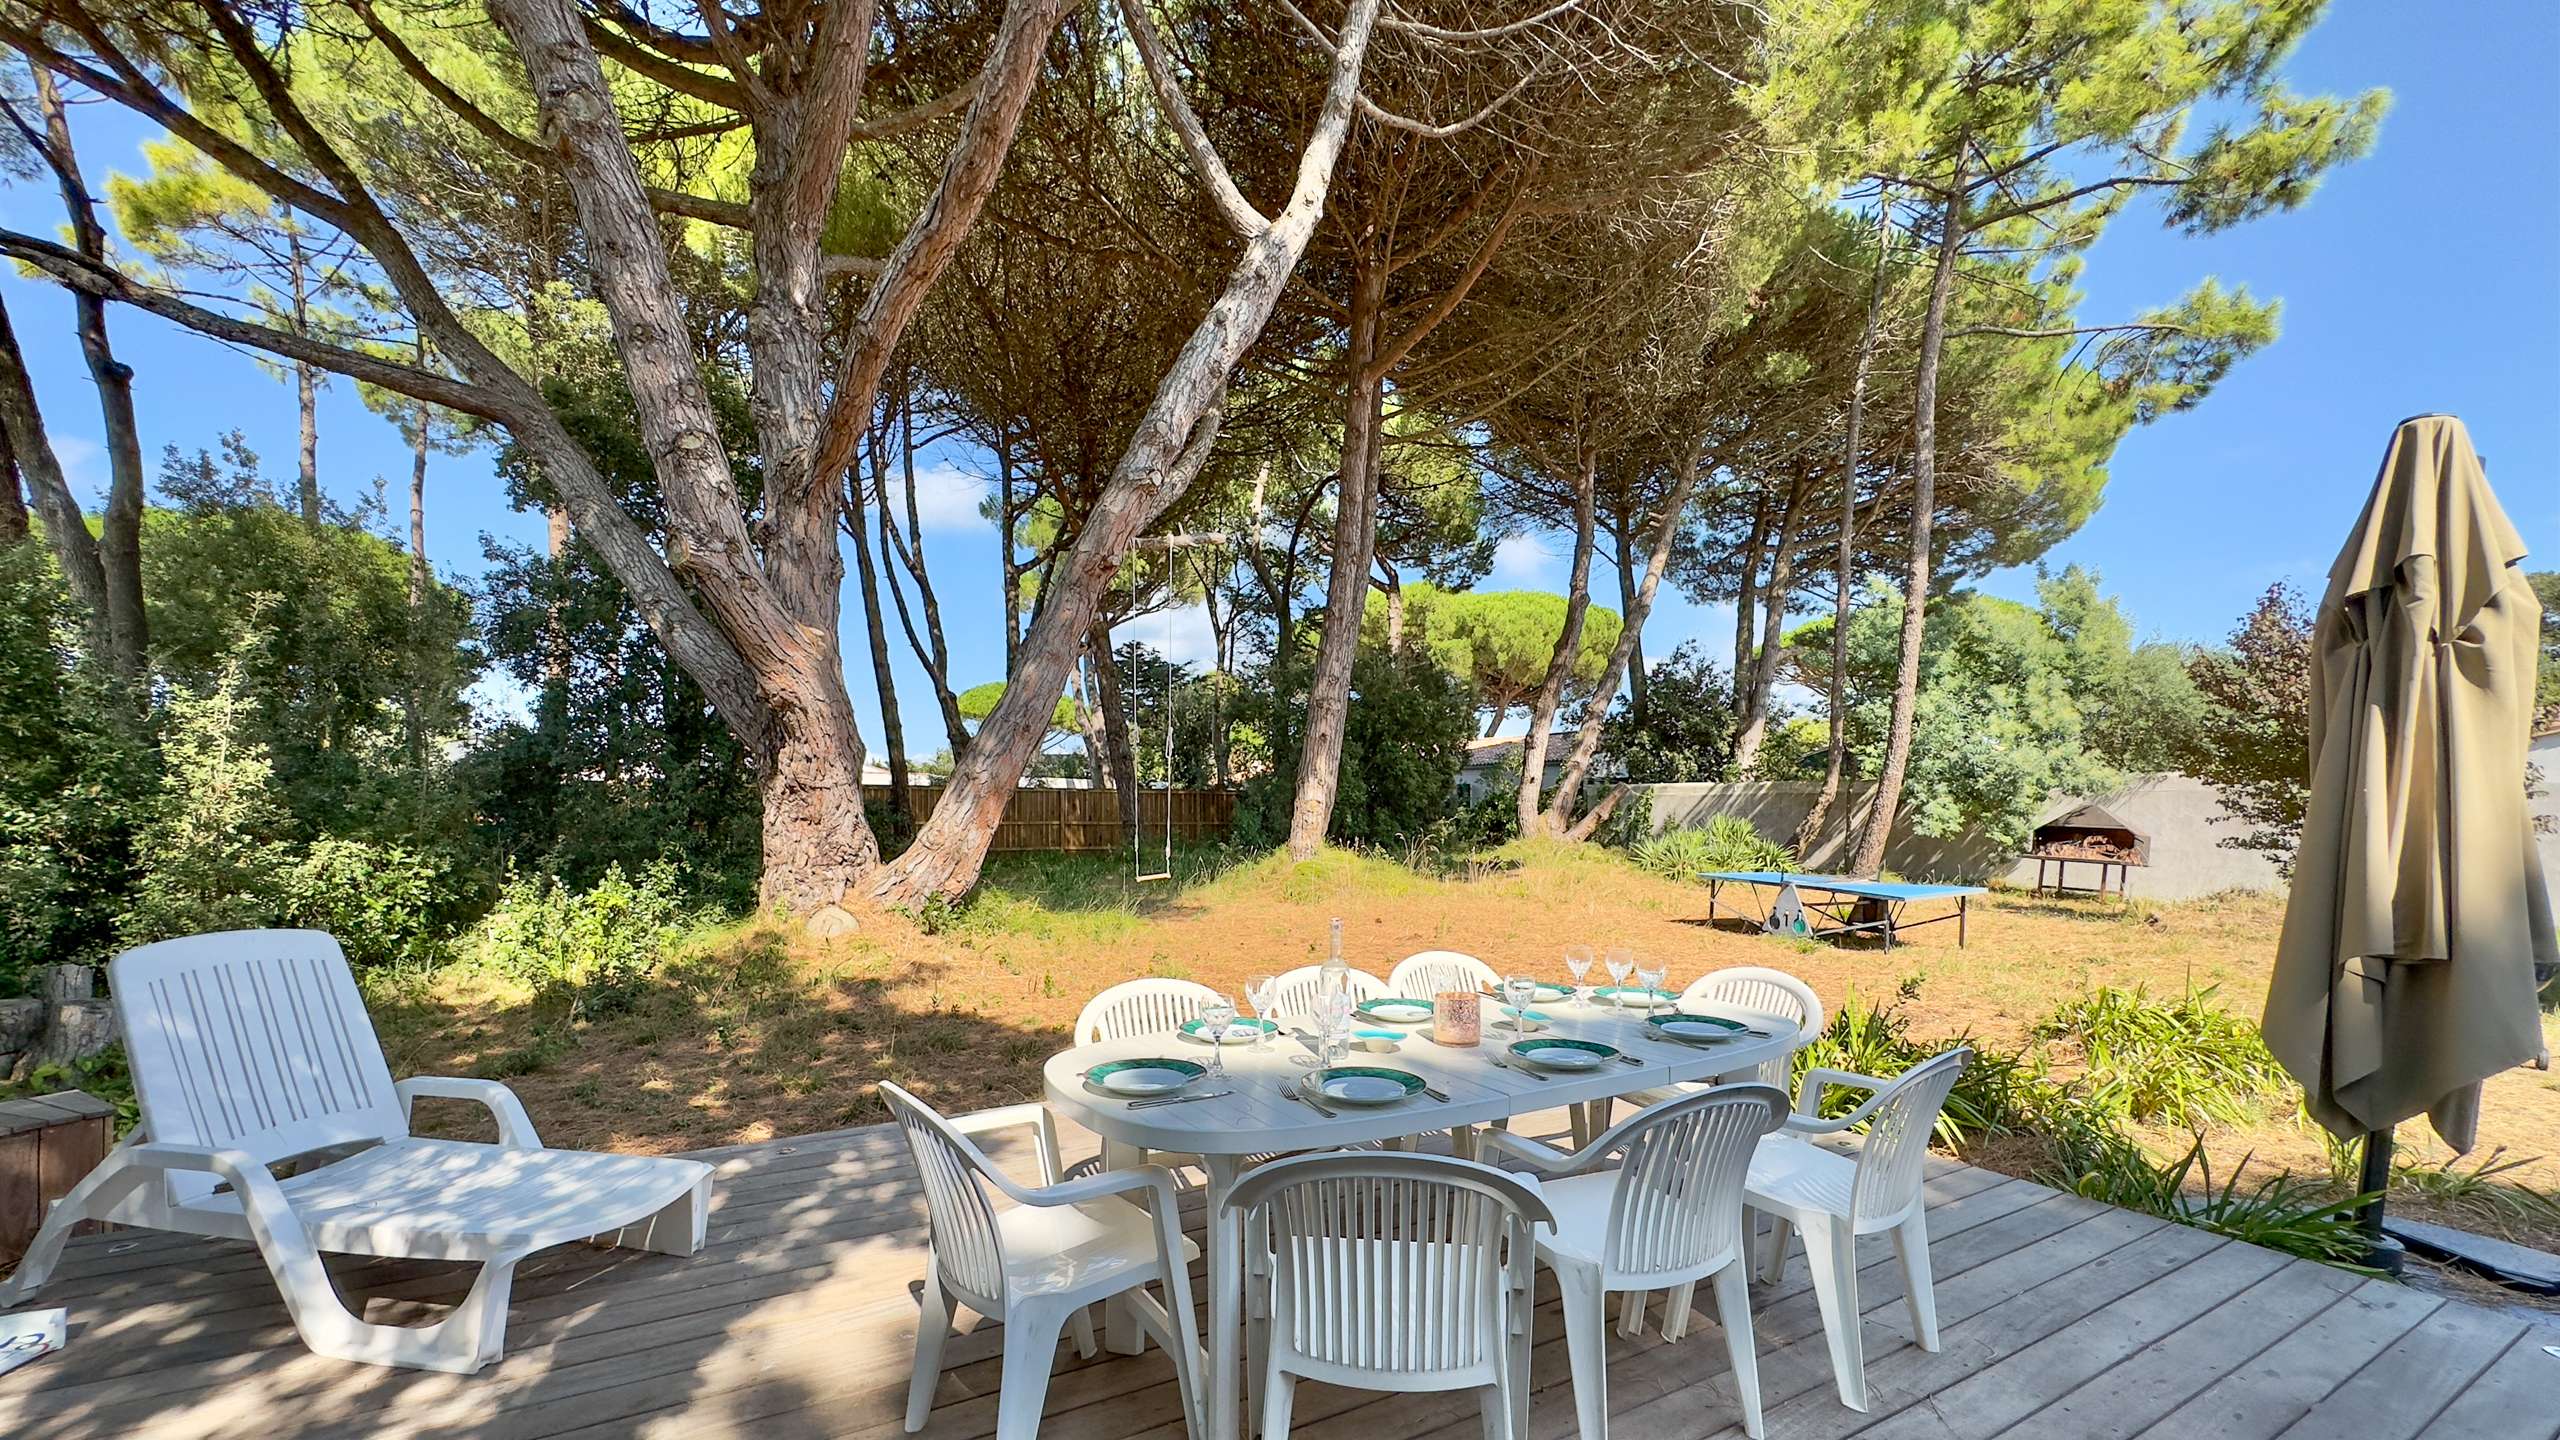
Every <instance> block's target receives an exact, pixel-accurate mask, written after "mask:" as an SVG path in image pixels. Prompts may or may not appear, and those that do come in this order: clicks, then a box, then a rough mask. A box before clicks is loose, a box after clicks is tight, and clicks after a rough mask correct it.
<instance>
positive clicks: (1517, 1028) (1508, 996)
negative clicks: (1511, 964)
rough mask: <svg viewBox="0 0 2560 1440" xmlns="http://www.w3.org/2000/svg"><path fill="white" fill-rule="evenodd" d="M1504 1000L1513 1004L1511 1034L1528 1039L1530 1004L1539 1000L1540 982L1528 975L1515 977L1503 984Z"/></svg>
mask: <svg viewBox="0 0 2560 1440" xmlns="http://www.w3.org/2000/svg"><path fill="white" fill-rule="evenodd" d="M1502 998H1503V999H1505V1000H1508V1001H1510V1002H1511V1033H1512V1034H1513V1035H1516V1036H1518V1037H1519V1038H1521V1039H1524V1040H1525V1039H1527V1038H1528V1037H1529V1002H1530V1001H1532V1000H1535V999H1537V998H1538V982H1537V981H1535V980H1532V979H1530V978H1529V977H1528V976H1526V975H1514V976H1512V977H1510V978H1509V979H1507V980H1504V981H1503V982H1502Z"/></svg>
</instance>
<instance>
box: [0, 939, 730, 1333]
mask: <svg viewBox="0 0 2560 1440" xmlns="http://www.w3.org/2000/svg"><path fill="white" fill-rule="evenodd" d="M107 974H108V977H109V983H110V984H111V986H112V987H113V989H114V992H115V998H116V1014H117V1019H118V1022H119V1024H120V1025H121V1026H122V1028H123V1031H124V1044H125V1056H126V1059H127V1061H128V1062H129V1063H130V1064H131V1065H132V1068H133V1085H134V1093H135V1097H136V1098H137V1100H139V1102H140V1104H141V1110H142V1115H141V1123H140V1124H138V1125H137V1126H136V1127H135V1128H134V1131H133V1133H132V1134H131V1135H129V1136H127V1137H126V1139H125V1141H124V1143H122V1144H120V1145H118V1146H117V1147H116V1148H115V1150H114V1151H113V1152H112V1153H110V1154H109V1155H108V1156H107V1158H106V1159H105V1160H103V1161H101V1162H99V1165H98V1168H97V1169H95V1170H93V1171H91V1172H90V1173H89V1176H88V1178H86V1179H84V1180H82V1181H81V1182H80V1183H79V1184H77V1185H75V1186H73V1187H72V1189H71V1191H70V1193H69V1194H67V1195H65V1196H64V1197H63V1198H62V1201H61V1203H59V1204H58V1205H56V1206H55V1207H54V1209H53V1212H52V1213H51V1214H50V1215H48V1216H47V1217H46V1219H45V1222H44V1226H43V1228H42V1229H40V1230H38V1231H37V1232H36V1237H35V1240H34V1242H33V1243H32V1244H31V1245H30V1246H29V1248H28V1250H27V1255H26V1259H25V1260H24V1262H23V1263H21V1265H20V1266H19V1269H18V1273H17V1276H16V1278H15V1279H13V1280H11V1281H10V1283H9V1284H8V1285H6V1286H5V1287H0V1308H6V1307H7V1306H9V1305H13V1304H15V1303H17V1302H18V1301H19V1300H21V1299H23V1298H24V1297H26V1296H28V1295H30V1294H32V1293H33V1292H34V1291H35V1290H36V1288H37V1287H38V1286H40V1285H42V1284H43V1283H44V1282H45V1280H46V1278H47V1277H48V1276H49V1275H50V1274H51V1273H52V1271H53V1267H54V1265H55V1263H56V1262H57V1261H59V1260H60V1259H61V1257H62V1245H63V1241H64V1240H65V1239H67V1238H68V1237H69V1235H70V1233H71V1231H72V1229H73V1227H75V1226H77V1225H78V1224H80V1222H82V1221H84V1220H102V1221H108V1222H111V1223H114V1224H118V1225H132V1226H138V1227H141V1228H144V1229H150V1230H169V1231H176V1232H178V1233H181V1234H187V1235H206V1236H213V1237H216V1238H219V1239H225V1240H246V1241H249V1242H250V1243H252V1244H254V1245H256V1246H257V1247H258V1254H259V1256H260V1258H262V1259H264V1260H265V1261H266V1264H267V1272H268V1274H270V1275H272V1276H273V1277H274V1278H275V1282H276V1287H277V1289H278V1290H280V1291H282V1292H283V1295H284V1303H285V1309H286V1310H287V1311H288V1312H289V1313H290V1314H291V1315H292V1317H293V1324H294V1329H295V1330H296V1331H297V1332H298V1333H299V1334H300V1335H301V1337H302V1343H303V1344H305V1345H307V1346H309V1347H310V1348H311V1350H312V1351H313V1352H314V1353H316V1354H320V1355H326V1356H330V1357H332V1358H334V1359H340V1360H356V1361H362V1362H364V1363H366V1364H372V1365H395V1366H402V1367H406V1368H410V1369H419V1370H442V1371H448V1372H452V1373H455V1374H469V1373H471V1372H473V1371H475V1370H478V1369H479V1368H480V1367H482V1366H483V1365H486V1364H488V1363H489V1362H490V1361H492V1360H495V1359H497V1358H498V1356H499V1354H500V1352H501V1351H502V1350H503V1349H504V1348H505V1341H506V1327H507V1296H508V1293H509V1291H510V1290H511V1289H512V1288H513V1286H514V1283H515V1268H516V1265H517V1263H518V1262H519V1261H521V1260H523V1259H524V1258H525V1257H526V1256H527V1255H530V1254H532V1253H533V1252H534V1251H536V1250H542V1249H547V1248H549V1247H551V1246H553V1245H559V1244H564V1243H566V1242H568V1241H572V1240H586V1239H590V1238H593V1239H597V1240H606V1241H610V1242H611V1243H615V1244H620V1245H623V1246H626V1247H629V1248H633V1249H640V1250H656V1251H660V1252H663V1253H666V1254H670V1255H690V1254H692V1253H694V1252H695V1251H696V1250H699V1249H701V1248H702V1238H703V1229H704V1224H705V1221H706V1219H707V1218H708V1216H709V1213H710V1202H711V1167H710V1166H708V1165H704V1164H702V1163H700V1162H698V1161H693V1160H674V1159H662V1158H658V1157H653V1156H643V1155H600V1154H593V1153H590V1152H587V1151H580V1150H546V1149H543V1148H542V1142H541V1140H540V1139H539V1138H538V1137H537V1136H536V1135H535V1134H534V1129H533V1122H532V1120H530V1119H529V1118H527V1116H526V1115H525V1112H524V1106H523V1105H522V1104H521V1103H520V1102H518V1101H517V1099H516V1097H515V1096H514V1095H513V1094H512V1093H511V1092H509V1091H508V1089H507V1088H506V1087H505V1086H503V1085H500V1084H498V1083H497V1082H495V1081H491V1080H457V1079H433V1078H413V1079H408V1080H402V1081H399V1082H397V1083H395V1082H393V1080H392V1078H391V1070H390V1067H389V1066H388V1065H387V1064H385V1063H384V1060H383V1057H382V1045H381V1042H380V1041H379V1040H378V1039H376V1038H375V1035H374V1030H373V1021H372V1019H371V1018H370V1017H368V1016H367V1015H366V1014H365V1009H364V1001H363V999H362V998H361V997H360V996H359V995H358V994H357V993H356V985H355V977H354V976H353V975H352V974H350V973H349V972H348V969H347V961H346V956H345V954H344V952H342V951H341V950H340V949H339V948H338V942H337V941H336V940H334V939H331V938H330V937H329V936H328V935H326V934H323V933H321V932H320V931H317V930H233V931H228V932H224V933H221V934H213V935H194V936H189V937H187V938H185V939H180V940H164V941H161V942H160V943H158V944H154V945H145V946H142V947H140V948H139V949H134V950H128V951H126V952H125V953H124V954H122V955H119V956H117V957H116V958H115V960H114V961H113V962H112V963H110V964H109V965H108V967H107ZM422 1095H423V1096H433V1097H441V1098H446V1099H455V1100H469V1101H473V1102H475V1103H477V1104H479V1105H482V1106H484V1107H486V1108H487V1110H488V1111H489V1113H490V1115H491V1116H492V1117H494V1118H495V1119H496V1121H497V1125H498V1136H499V1138H498V1143H496V1144H494V1145H488V1144H478V1143H473V1142H469V1141H459V1140H431V1139H427V1138H425V1137H423V1136H417V1135H412V1134H410V1133H409V1108H410V1104H411V1102H412V1101H414V1100H416V1099H417V1098H418V1097H419V1096H422ZM357 1145H362V1146H366V1147H367V1148H364V1149H361V1150H358V1151H356V1153H354V1154H351V1155H347V1156H344V1157H343V1158H339V1159H336V1160H332V1161H329V1162H328V1163H326V1164H323V1165H319V1166H317V1167H315V1168H313V1169H309V1170H305V1171H303V1172H302V1173H300V1174H298V1175H295V1176H293V1177H291V1178H290V1179H285V1180H278V1179H276V1178H275V1177H274V1176H273V1175H272V1174H270V1173H269V1170H268V1167H269V1166H271V1165H275V1164H279V1163H281V1162H283V1161H286V1160H291V1159H296V1158H299V1157H303V1156H309V1155H313V1154H314V1153H315V1152H318V1151H323V1150H337V1149H341V1148H344V1147H349V1146H357ZM323 1251H328V1252H334V1253H341V1254H352V1255H383V1256H398V1257H406V1258H413V1259H426V1260H468V1261H478V1262H479V1264H480V1273H479V1275H478V1276H477V1277H476V1278H475V1279H474V1280H473V1282H472V1285H471V1290H470V1293H469V1294H467V1295H466V1296H465V1297H464V1298H463V1300H462V1303H461V1304H459V1305H458V1306H456V1307H455V1308H454V1309H453V1311H452V1312H451V1313H450V1314H448V1315H447V1316H446V1317H445V1318H444V1319H442V1320H440V1321H437V1322H436V1323H434V1324H432V1325H421V1326H415V1327H405V1326H397V1325H373V1324H367V1323H366V1322H364V1321H363V1320H361V1319H359V1318H358V1317H357V1316H356V1315H355V1314H353V1313H351V1312H349V1311H348V1309H347V1308H346V1305H345V1304H344V1302H342V1301H341V1300H340V1299H339V1298H338V1294H337V1291H336V1290H335V1289H334V1288H332V1286H331V1285H330V1282H329V1275H328V1272H327V1271H326V1270H325V1269H324V1268H322V1265H321V1261H320V1255H321V1252H323Z"/></svg>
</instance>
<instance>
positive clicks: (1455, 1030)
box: [1431, 990, 1484, 1045]
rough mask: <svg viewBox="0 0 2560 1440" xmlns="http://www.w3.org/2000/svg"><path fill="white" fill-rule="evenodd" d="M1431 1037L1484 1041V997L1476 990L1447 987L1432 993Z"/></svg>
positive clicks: (1459, 1041) (1464, 1042) (1455, 1041)
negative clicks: (1449, 988) (1435, 993)
mask: <svg viewBox="0 0 2560 1440" xmlns="http://www.w3.org/2000/svg"><path fill="white" fill-rule="evenodd" d="M1431 1038H1432V1039H1433V1040H1435V1041H1438V1042H1439V1043H1440V1044H1443V1045H1478V1044H1482V1043H1483V1042H1484V997H1483V996H1481V995H1478V994H1477V993H1476V992H1474V991H1473V990H1443V991H1441V992H1440V993H1439V994H1437V995H1434V996H1432V997H1431Z"/></svg>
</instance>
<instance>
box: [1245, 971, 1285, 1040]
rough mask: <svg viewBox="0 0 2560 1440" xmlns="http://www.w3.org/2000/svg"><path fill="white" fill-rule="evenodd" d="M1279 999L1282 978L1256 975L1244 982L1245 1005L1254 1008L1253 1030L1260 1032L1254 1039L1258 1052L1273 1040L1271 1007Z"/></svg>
mask: <svg viewBox="0 0 2560 1440" xmlns="http://www.w3.org/2000/svg"><path fill="white" fill-rule="evenodd" d="M1279 998H1280V977H1279V976H1277V975H1255V976H1252V977H1250V978H1248V979H1247V980H1246V981H1245V982H1244V999H1245V1003H1246V1004H1248V1005H1251V1006H1252V1007H1253V1018H1254V1021H1255V1024H1254V1027H1253V1028H1254V1029H1255V1030H1257V1031H1259V1032H1260V1033H1259V1034H1256V1035H1255V1036H1254V1037H1253V1048H1254V1049H1256V1050H1259V1049H1261V1048H1262V1047H1263V1046H1264V1045H1265V1044H1266V1043H1268V1042H1269V1041H1270V1039H1271V1024H1270V1022H1271V1005H1272V1002H1273V1001H1275V1000H1277V999H1279Z"/></svg>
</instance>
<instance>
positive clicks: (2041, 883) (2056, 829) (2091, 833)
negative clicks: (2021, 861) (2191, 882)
mask: <svg viewBox="0 0 2560 1440" xmlns="http://www.w3.org/2000/svg"><path fill="white" fill-rule="evenodd" d="M2027 858H2028V859H2030V860H2033V861H2035V862H2036V893H2037V894H2038V895H2109V894H2112V895H2115V896H2117V897H2119V898H2121V897H2123V896H2124V894H2125V888H2126V886H2127V884H2128V883H2129V882H2130V881H2131V880H2132V878H2133V867H2134V866H2137V865H2148V864H2150V863H2151V837H2150V836H2148V835H2145V834H2143V833H2142V832H2141V831H2139V830H2136V829H2134V828H2133V827H2132V826H2130V825H2127V824H2126V823H2124V821H2122V820H2120V819H2118V818H2116V816H2114V815H2113V814H2111V813H2109V812H2108V810H2107V809H2106V807H2105V806H2102V805H2083V806H2081V807H2080V808H2079V809H2077V810H2074V811H2072V812H2071V813H2070V814H2068V815H2060V816H2056V817H2055V818H2053V819H2051V820H2048V821H2046V822H2045V823H2044V824H2042V825H2039V826H2037V827H2036V832H2035V835H2034V838H2033V839H2031V840H2030V841H2029V842H2028V848H2027ZM2074 865H2094V866H2096V867H2097V870H2098V883H2097V884H2096V886H2094V887H2092V886H2087V885H2073V884H2071V883H2070V881H2071V867H2072V866H2074Z"/></svg>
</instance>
